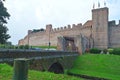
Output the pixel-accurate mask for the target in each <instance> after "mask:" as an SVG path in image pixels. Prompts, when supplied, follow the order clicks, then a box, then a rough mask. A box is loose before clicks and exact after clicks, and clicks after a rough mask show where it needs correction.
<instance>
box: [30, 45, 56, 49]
mask: <svg viewBox="0 0 120 80" xmlns="http://www.w3.org/2000/svg"><path fill="white" fill-rule="evenodd" d="M32 47H33V48H35V47H37V48H43V49H45V48H49V46H32ZM50 48H55V49H57V46H50Z"/></svg>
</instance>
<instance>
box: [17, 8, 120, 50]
mask: <svg viewBox="0 0 120 80" xmlns="http://www.w3.org/2000/svg"><path fill="white" fill-rule="evenodd" d="M108 15H109V9H108V8H107V7H103V8H97V9H93V10H92V20H88V21H87V22H86V23H85V24H83V25H82V24H81V23H80V24H77V25H75V24H73V25H72V26H71V25H68V26H64V27H60V28H55V29H53V28H52V25H51V24H48V25H46V29H45V31H39V32H33V31H32V30H28V35H26V36H25V38H24V39H21V40H19V43H18V44H19V45H26V44H28V45H32V46H48V45H49V42H50V43H51V45H52V46H57V41H58V37H60V36H68V37H75V36H77V35H82V37H85V38H86V41H85V42H84V41H83V42H82V43H83V44H84V43H85V45H86V46H87V44H89V48H92V47H94V48H100V49H106V48H109V47H112V48H115V47H120V21H119V24H116V23H115V21H108V18H109V16H108Z"/></svg>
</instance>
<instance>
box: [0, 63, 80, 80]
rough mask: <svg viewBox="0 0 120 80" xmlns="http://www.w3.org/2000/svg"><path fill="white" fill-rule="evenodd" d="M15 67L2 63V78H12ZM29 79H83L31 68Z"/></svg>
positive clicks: (10, 79) (0, 65) (0, 69)
mask: <svg viewBox="0 0 120 80" xmlns="http://www.w3.org/2000/svg"><path fill="white" fill-rule="evenodd" d="M12 76H13V68H12V67H11V66H9V65H7V64H0V80H12ZM28 80H82V79H80V78H76V77H71V76H68V75H65V74H54V73H50V72H40V71H33V70H29V73H28Z"/></svg>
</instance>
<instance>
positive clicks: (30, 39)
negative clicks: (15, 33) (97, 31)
mask: <svg viewBox="0 0 120 80" xmlns="http://www.w3.org/2000/svg"><path fill="white" fill-rule="evenodd" d="M86 23H87V22H86ZM81 33H82V34H83V35H84V36H88V37H89V36H90V33H91V27H89V26H85V25H82V24H81V23H80V24H77V25H75V24H73V25H72V26H71V25H67V26H64V27H60V28H54V29H53V28H52V25H51V24H50V25H46V30H45V31H40V32H32V31H30V30H28V35H26V37H25V38H24V39H21V40H20V41H19V45H26V44H29V45H32V46H48V45H49V42H50V43H51V45H52V46H57V40H58V37H60V36H67V37H75V36H77V35H80V34H81Z"/></svg>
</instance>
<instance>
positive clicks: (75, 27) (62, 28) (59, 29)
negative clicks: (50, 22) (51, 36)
mask: <svg viewBox="0 0 120 80" xmlns="http://www.w3.org/2000/svg"><path fill="white" fill-rule="evenodd" d="M81 27H82V24H81V23H79V24H77V25H76V24H72V26H71V25H70V24H68V25H67V26H64V27H58V28H54V29H52V31H53V32H57V31H65V30H72V29H80V28H81Z"/></svg>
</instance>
